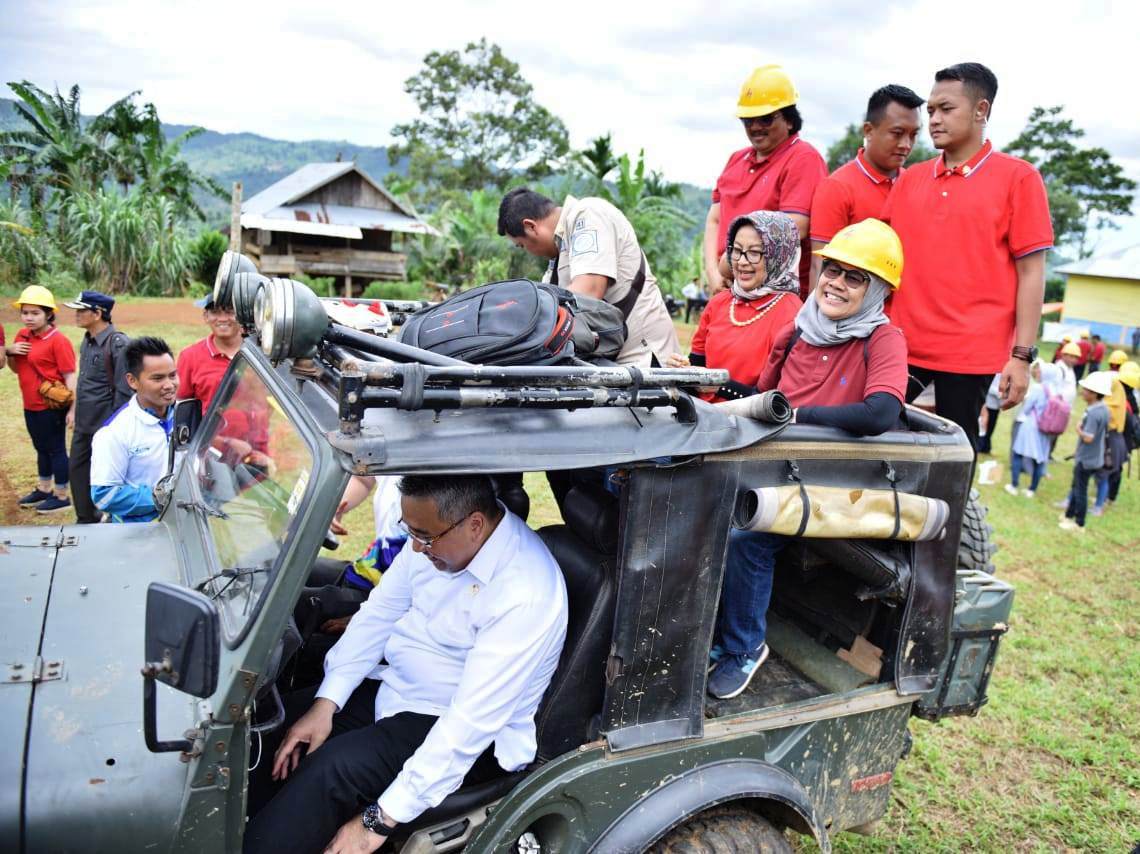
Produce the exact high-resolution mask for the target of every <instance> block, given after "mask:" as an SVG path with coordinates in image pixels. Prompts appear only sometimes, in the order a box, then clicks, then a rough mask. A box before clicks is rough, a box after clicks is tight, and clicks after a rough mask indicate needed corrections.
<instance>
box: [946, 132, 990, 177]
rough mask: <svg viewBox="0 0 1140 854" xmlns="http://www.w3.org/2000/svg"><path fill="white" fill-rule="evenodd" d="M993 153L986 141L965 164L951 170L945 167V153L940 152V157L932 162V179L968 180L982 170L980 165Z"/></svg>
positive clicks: (988, 142)
mask: <svg viewBox="0 0 1140 854" xmlns="http://www.w3.org/2000/svg"><path fill="white" fill-rule="evenodd" d="M993 153H994V146H993V143H992V142H990V141H989V140H988V139H987V140H986V141H985V143H984V144H983V145H982V147H981V148H979V149H978V151H977V153H976V154H975V155H974V156H973V157H971V158H970V159H969V160H967V161H966V162H965V163H960V164H959V165H957V166H955V167H954V168H953V169H951V168H949V167H948V166H947V165H946V152H945V151H944V152H942V156H941V157H939V158H938V159H937V160H935V161H934V177H935V178H941V177H942V176H943V175H961V176H962V177H963V178H969V177H970V176H971V175H973V174H974V173H975V172H977V171H978V170H979V169H981V168H982V164H983V163H985V162H986V160H988V159H989V156H990V155H991V154H993Z"/></svg>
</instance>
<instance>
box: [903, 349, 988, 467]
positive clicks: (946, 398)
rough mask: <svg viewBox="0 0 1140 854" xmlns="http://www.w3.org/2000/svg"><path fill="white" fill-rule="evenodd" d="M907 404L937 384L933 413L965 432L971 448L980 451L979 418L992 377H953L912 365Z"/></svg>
mask: <svg viewBox="0 0 1140 854" xmlns="http://www.w3.org/2000/svg"><path fill="white" fill-rule="evenodd" d="M908 369H909V371H910V381H909V383H908V384H907V390H906V401H907V403H910V402H911V401H912V400H914V399H915V398H916V397H918V396H919V395H920V394H921V393H922V390H923V389H924V388H926V387H927V386H928V385H930V384H931V383H934V411H935V412H936V413H938V414H939V415H941V416H942V417H943V418H948V419H950V420H951V421H953V422H954V423H955V424H957V425H958V426H959V427H961V428H962V429H963V430H964V431H966V437H967V438H968V439H969V440H970V446H971V447H972V448H973V449H974V450H975V451H977V449H978V416H979V415H981V413H982V407H983V406H984V405H985V402H986V392H987V391H988V390H989V387H990V383H992V382H993V381H994V375H993V374H951V373H946V372H945V371H932V370H930V369H929V368H919V367H916V366H914V365H910V366H909V368H908Z"/></svg>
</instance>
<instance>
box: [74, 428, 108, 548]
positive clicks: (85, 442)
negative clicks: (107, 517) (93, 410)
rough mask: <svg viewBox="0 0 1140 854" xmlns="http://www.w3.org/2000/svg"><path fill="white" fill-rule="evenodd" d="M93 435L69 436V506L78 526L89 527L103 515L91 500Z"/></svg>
mask: <svg viewBox="0 0 1140 854" xmlns="http://www.w3.org/2000/svg"><path fill="white" fill-rule="evenodd" d="M94 438H95V434H94V433H80V432H79V431H78V430H76V431H75V432H74V433H73V434H72V435H71V454H70V455H69V456H68V459H67V463H68V470H69V472H70V474H71V504H72V506H73V507H74V508H75V520H76V521H77V522H78V523H79V524H80V525H90V524H93V523H95V522H101V521H103V514H102V513H101V512H100V511H99V510H98V509H96V507H95V502H94V501H92V500H91V440H92V439H94Z"/></svg>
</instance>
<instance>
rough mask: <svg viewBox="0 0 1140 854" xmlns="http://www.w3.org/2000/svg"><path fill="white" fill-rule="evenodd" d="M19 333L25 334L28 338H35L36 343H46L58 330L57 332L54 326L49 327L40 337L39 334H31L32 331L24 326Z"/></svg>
mask: <svg viewBox="0 0 1140 854" xmlns="http://www.w3.org/2000/svg"><path fill="white" fill-rule="evenodd" d="M20 331H21V332H26V333H27V334H28V337H29V338H35V339H36V340H37V341H47V340H48V339H49V338H51V336H53V335H55V333H56V332H58V331H59V330H57V329H56V328H55V326H49V327H48V328H47V332H45V333H43V334H42V335H40V334H38V333H35V332H33V331H32V330H30V329H28V327H26V326H25V327H24V328H23V329H22V330H20Z"/></svg>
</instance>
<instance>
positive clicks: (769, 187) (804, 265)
mask: <svg viewBox="0 0 1140 854" xmlns="http://www.w3.org/2000/svg"><path fill="white" fill-rule="evenodd" d="M826 177H827V164H826V163H824V160H823V158H822V157H820V155H819V152H818V151H816V150H815V149H814V148H812V146H811V144H810V143H807V142H804V141H803V140H802V139H800V136H799V134H795V133H794V134H792V135H791V136H789V137H788V138H787V139H786V140H784V141H783V142H782V143H780V144H779V145H778V146H777V147H776V150H775V151H773V152H772V153H771V154H769V155H768V156H767V157H766V158H764V159H763V160H762V161H760V162H759V163H757V162H756V150H755V149H754V148H752V147H751V146H749V147H748V148H742V149H741V150H740V151H737V152H735V153H734V154H733V155H732V156H731V157H729V158H728V163H726V164H725V166H724V170H723V171H722V172H721V173H720V177H719V178H717V179H716V186H715V187H714V188H713V191H712V200H713V204H719V205H720V228H719V230H718V231H717V235H716V239H717V246H718V247H719V249H718V252H723V251H724V245H725V236H726V235H727V234H728V227H729V225H731V224H732V221H733V220H734V219H736V218H737V217H738V216H742V215H743V214H748V213H752V211H782V212H783V213H794V214H802V215H804V216H807V217H810V216H811V200H812V196H814V195H815V188H816V187H817V186H818V185H819V182H820V181H822V180H823V179H824V178H826ZM810 268H811V244H810V242H809V241H807V240H805V241H804V242H803V245H802V246H801V248H800V296H801V298H802V297H804V296H806V295H807V292H808V276H809V272H810Z"/></svg>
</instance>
